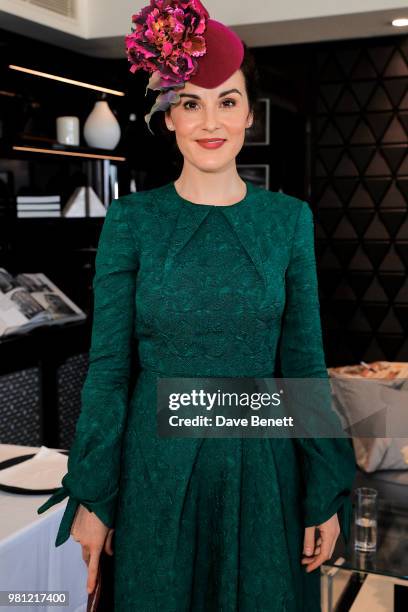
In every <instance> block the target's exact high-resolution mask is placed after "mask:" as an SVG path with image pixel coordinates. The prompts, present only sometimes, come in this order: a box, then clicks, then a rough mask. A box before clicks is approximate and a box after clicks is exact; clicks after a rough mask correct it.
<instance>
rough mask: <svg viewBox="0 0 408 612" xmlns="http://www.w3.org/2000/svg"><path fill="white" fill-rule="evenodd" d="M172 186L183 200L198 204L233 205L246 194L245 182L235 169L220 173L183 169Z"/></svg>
mask: <svg viewBox="0 0 408 612" xmlns="http://www.w3.org/2000/svg"><path fill="white" fill-rule="evenodd" d="M174 184H175V187H176V188H177V191H178V193H179V194H180V195H181V196H182V197H183V198H185V199H186V200H189V201H190V202H196V203H198V204H206V203H211V204H224V205H225V204H234V203H235V202H239V201H240V200H242V199H243V198H244V197H245V193H246V184H245V181H243V180H242V178H241V177H240V176H239V174H238V172H237V170H236V168H233V169H228V170H226V171H220V172H203V171H202V170H197V169H195V168H192V169H190V168H189V169H186V168H183V170H182V172H181V174H180V176H179V177H178V179H177V180H176V181H174Z"/></svg>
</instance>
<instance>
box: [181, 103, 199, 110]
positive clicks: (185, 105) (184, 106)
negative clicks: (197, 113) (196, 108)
mask: <svg viewBox="0 0 408 612" xmlns="http://www.w3.org/2000/svg"><path fill="white" fill-rule="evenodd" d="M188 104H196V102H191V101H190V102H184V104H183V108H187V110H190V109H189V108H188V107H187V105H188Z"/></svg>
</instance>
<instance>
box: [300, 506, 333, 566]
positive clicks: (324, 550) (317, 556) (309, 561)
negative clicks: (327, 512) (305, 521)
mask: <svg viewBox="0 0 408 612" xmlns="http://www.w3.org/2000/svg"><path fill="white" fill-rule="evenodd" d="M316 528H317V529H318V530H319V536H318V538H317V540H316V541H315V530H316ZM339 534H340V525H339V519H338V516H337V512H336V514H334V515H333V516H332V517H331V518H329V520H328V521H325V522H324V523H322V524H321V525H315V526H312V527H306V528H305V537H304V540H303V554H304V555H305V557H303V559H302V563H303V564H304V565H306V566H307V567H306V572H312V571H313V570H315V569H316V568H317V567H319V565H321V564H322V563H323V562H324V561H327V559H330V558H331V556H332V554H333V551H334V547H335V545H336V541H337V538H338V537H339Z"/></svg>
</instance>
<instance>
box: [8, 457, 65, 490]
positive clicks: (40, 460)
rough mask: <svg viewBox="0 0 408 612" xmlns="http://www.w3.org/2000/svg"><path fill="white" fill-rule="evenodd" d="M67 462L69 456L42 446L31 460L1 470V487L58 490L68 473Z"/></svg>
mask: <svg viewBox="0 0 408 612" xmlns="http://www.w3.org/2000/svg"><path fill="white" fill-rule="evenodd" d="M67 462H68V456H67V455H64V454H62V453H60V452H58V451H57V450H54V449H51V448H48V447H47V446H41V448H40V450H39V451H38V452H37V453H36V454H35V455H34V457H32V458H31V459H27V460H26V461H22V462H21V463H18V464H17V465H12V466H10V467H8V468H5V469H4V470H0V485H7V486H12V487H22V488H23V489H32V490H37V489H38V490H42V489H57V488H58V487H60V486H61V479H62V477H63V476H64V474H65V473H66V472H67Z"/></svg>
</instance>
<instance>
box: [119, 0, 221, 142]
mask: <svg viewBox="0 0 408 612" xmlns="http://www.w3.org/2000/svg"><path fill="white" fill-rule="evenodd" d="M208 18H209V13H208V11H207V9H206V8H205V7H204V6H203V5H202V4H201V2H200V0H150V5H148V6H145V7H143V8H142V9H141V10H140V11H139V12H138V13H137V14H136V15H133V16H132V28H131V29H132V33H131V34H127V35H126V37H125V44H126V53H127V56H128V60H129V61H130V62H131V64H132V65H131V67H130V71H131V72H133V73H134V72H136V71H137V70H140V69H142V70H146V71H147V72H149V73H151V76H150V78H149V82H148V84H147V87H146V91H145V96H146V95H147V92H148V89H152V90H160V92H161V93H160V94H159V95H158V96H157V98H156V101H155V103H154V104H153V106H152V108H151V110H150V112H149V113H148V114H147V115H145V121H146V123H147V127H148V128H149V131H150V132H151V133H152V134H153V132H152V130H151V128H150V120H151V117H152V115H153V113H155V112H156V111H159V110H166V109H167V108H169V106H170V105H171V104H176V103H177V102H179V100H180V97H179V94H178V93H177V92H176V91H174V89H171V88H177V89H179V88H182V87H184V86H185V81H187V80H189V79H190V78H191V77H192V76H193V75H194V74H195V73H196V72H197V69H198V61H197V58H199V57H201V56H203V55H204V54H205V53H206V51H207V48H206V41H205V38H204V32H205V30H206V27H207V22H208Z"/></svg>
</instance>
